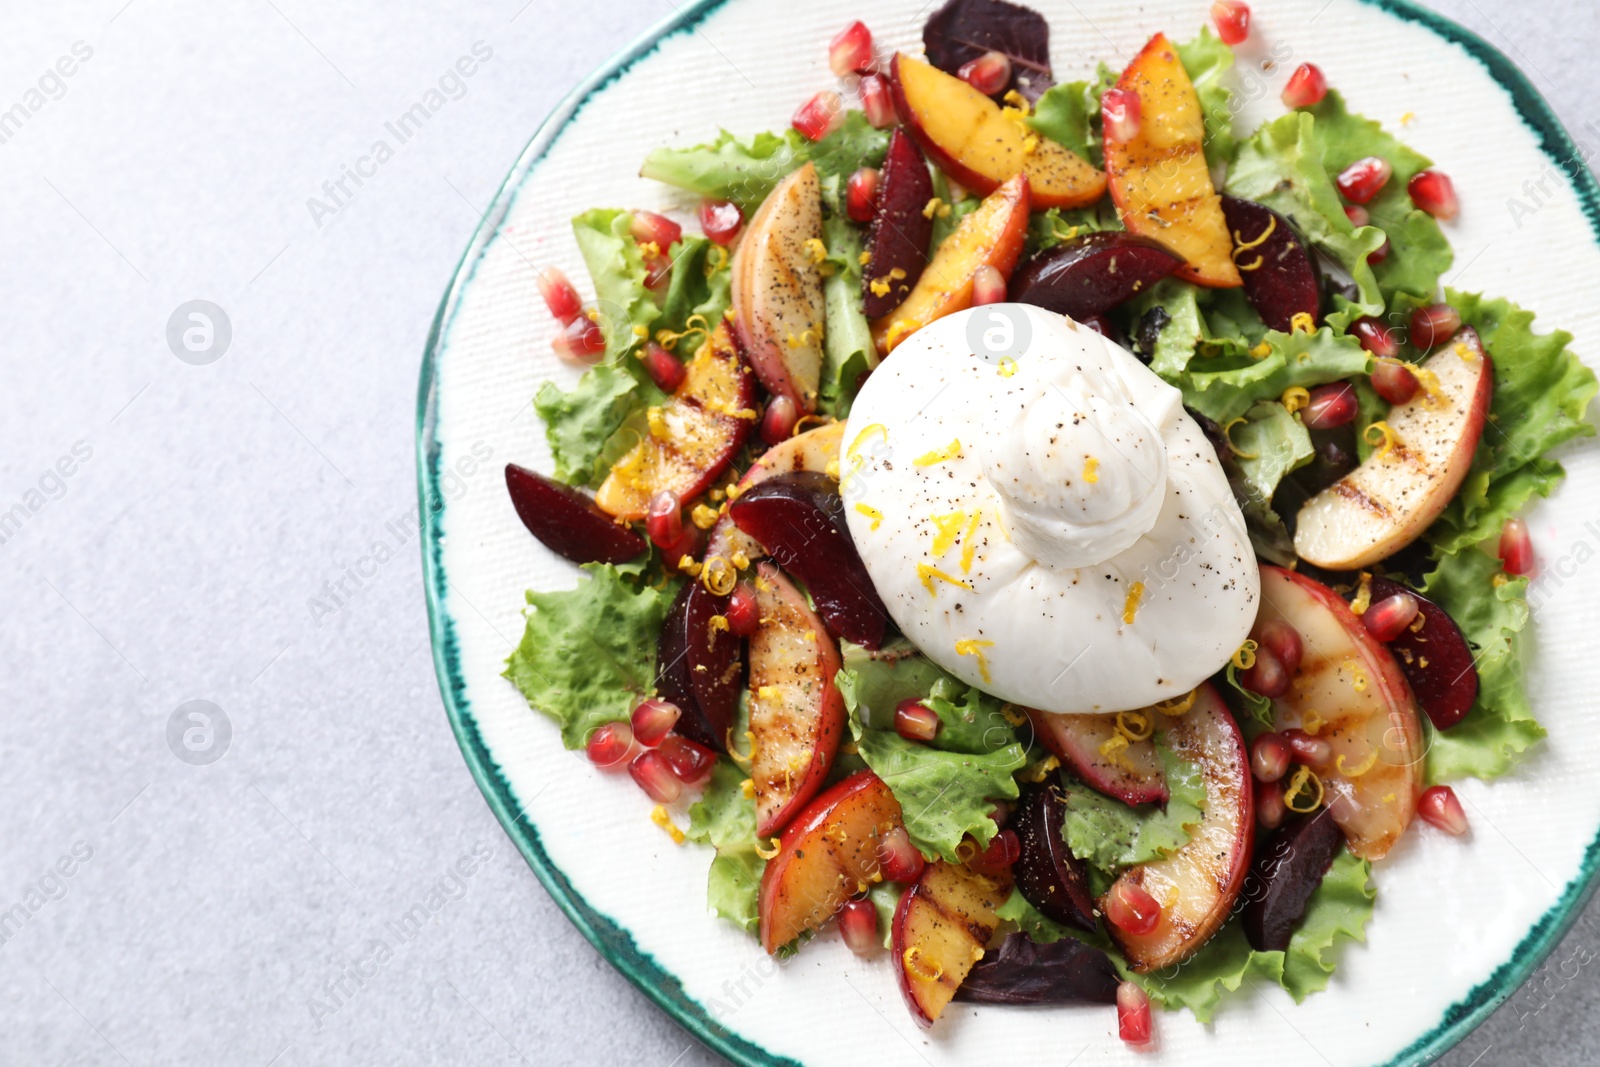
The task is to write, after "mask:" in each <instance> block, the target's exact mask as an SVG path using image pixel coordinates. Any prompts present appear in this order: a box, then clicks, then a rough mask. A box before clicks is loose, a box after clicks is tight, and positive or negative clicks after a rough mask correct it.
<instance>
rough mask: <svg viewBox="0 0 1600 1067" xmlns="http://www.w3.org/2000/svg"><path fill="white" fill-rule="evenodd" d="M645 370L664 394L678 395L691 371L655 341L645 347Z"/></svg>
mask: <svg viewBox="0 0 1600 1067" xmlns="http://www.w3.org/2000/svg"><path fill="white" fill-rule="evenodd" d="M644 369H645V373H646V374H648V375H650V380H651V381H653V382H655V383H656V387H657V388H659V389H660V390H661V391H662V392H663V393H676V392H677V391H678V387H679V386H680V385H682V384H683V380H684V379H685V378H687V377H688V376H689V369H688V368H687V367H685V366H684V365H683V363H682V362H681V361H680V360H679V359H678V357H677V356H675V355H673V354H672V353H671V352H668V351H667V350H666V349H665V348H662V347H661V346H660V345H658V344H656V343H655V342H654V341H651V342H650V343H649V344H647V345H645V346H644Z"/></svg>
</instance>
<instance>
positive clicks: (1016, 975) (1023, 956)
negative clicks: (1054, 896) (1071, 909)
mask: <svg viewBox="0 0 1600 1067" xmlns="http://www.w3.org/2000/svg"><path fill="white" fill-rule="evenodd" d="M1119 981H1120V976H1119V975H1118V974H1117V968H1116V967H1115V966H1114V965H1113V964H1112V962H1111V958H1110V957H1109V956H1107V955H1106V954H1105V953H1104V952H1101V951H1100V950H1099V949H1097V948H1090V947H1089V946H1088V945H1085V944H1084V943H1083V942H1082V941H1078V940H1075V939H1074V938H1070V937H1063V938H1062V939H1061V940H1060V941H1054V942H1051V943H1050V944H1048V945H1041V944H1039V943H1038V942H1036V941H1034V940H1033V939H1032V938H1030V937H1029V936H1028V935H1027V934H1024V933H1014V934H1012V935H1011V936H1009V937H1007V938H1006V939H1005V941H1003V942H1002V943H1001V945H1000V950H999V951H998V952H990V953H988V954H987V955H985V956H984V957H983V959H982V960H980V961H979V962H978V963H977V965H976V966H974V967H973V968H972V970H971V971H970V972H969V973H968V974H967V978H966V981H964V982H962V983H961V988H960V989H957V990H956V999H957V1000H970V1001H974V1002H976V1003H979V1004H1083V1003H1088V1004H1114V1003H1116V999H1117V985H1118V983H1119Z"/></svg>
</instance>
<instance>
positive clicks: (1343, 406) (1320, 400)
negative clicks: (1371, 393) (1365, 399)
mask: <svg viewBox="0 0 1600 1067" xmlns="http://www.w3.org/2000/svg"><path fill="white" fill-rule="evenodd" d="M1355 417H1356V391H1355V387H1354V386H1352V385H1351V384H1350V383H1349V382H1335V383H1333V384H1332V385H1319V386H1317V387H1316V388H1315V389H1313V390H1311V399H1310V400H1308V401H1307V402H1306V409H1305V411H1303V412H1301V414H1300V418H1301V420H1302V421H1304V422H1305V424H1306V428H1307V429H1309V430H1332V429H1335V428H1336V427H1339V426H1343V425H1345V424H1346V423H1348V422H1350V421H1351V420H1352V419H1354V418H1355Z"/></svg>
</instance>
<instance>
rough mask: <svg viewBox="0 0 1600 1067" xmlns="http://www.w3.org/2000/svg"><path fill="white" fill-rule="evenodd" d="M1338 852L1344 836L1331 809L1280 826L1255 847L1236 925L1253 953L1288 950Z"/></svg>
mask: <svg viewBox="0 0 1600 1067" xmlns="http://www.w3.org/2000/svg"><path fill="white" fill-rule="evenodd" d="M1342 848H1344V833H1343V831H1341V830H1340V829H1339V824H1338V823H1336V822H1334V821H1333V811H1332V809H1330V808H1323V809H1322V810H1320V811H1318V812H1316V813H1315V814H1313V815H1310V816H1308V817H1307V818H1304V819H1296V820H1295V821H1294V822H1292V823H1287V824H1285V825H1283V826H1281V827H1279V828H1278V829H1277V830H1275V831H1273V833H1272V836H1270V837H1268V838H1267V839H1266V840H1265V841H1263V842H1262V843H1261V844H1260V846H1258V847H1257V849H1256V858H1255V862H1254V863H1253V864H1252V865H1251V867H1250V875H1249V877H1248V878H1246V879H1245V883H1244V889H1243V890H1242V891H1241V892H1240V894H1239V899H1240V901H1241V902H1242V903H1243V905H1244V910H1243V913H1242V914H1241V915H1240V917H1239V921H1240V922H1241V923H1242V924H1243V925H1244V935H1245V937H1246V938H1247V939H1248V940H1249V942H1250V947H1251V948H1253V949H1255V950H1256V951H1257V952H1282V951H1283V950H1284V949H1286V948H1288V947H1289V938H1290V937H1291V936H1292V935H1293V934H1294V929H1295V927H1296V926H1299V925H1300V919H1301V917H1302V916H1303V915H1305V913H1306V902H1307V901H1309V900H1310V899H1311V894H1312V893H1314V892H1316V890H1317V886H1319V885H1321V884H1322V876H1323V875H1325V874H1327V873H1328V868H1329V867H1330V866H1331V865H1332V864H1333V859H1334V857H1335V856H1337V855H1338V854H1339V850H1340V849H1342Z"/></svg>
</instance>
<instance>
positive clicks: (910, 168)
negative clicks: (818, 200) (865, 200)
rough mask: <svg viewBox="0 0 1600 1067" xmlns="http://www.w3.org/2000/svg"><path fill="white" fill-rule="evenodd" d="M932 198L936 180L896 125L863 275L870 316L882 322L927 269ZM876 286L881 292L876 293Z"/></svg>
mask: <svg viewBox="0 0 1600 1067" xmlns="http://www.w3.org/2000/svg"><path fill="white" fill-rule="evenodd" d="M932 199H933V178H932V177H931V176H930V175H929V173H928V163H927V161H926V160H924V159H923V158H922V149H920V148H918V147H917V142H916V141H914V140H913V139H912V138H911V135H910V134H908V133H906V131H905V129H904V128H901V127H896V129H895V131H894V133H892V134H891V135H890V136H889V151H888V153H887V154H886V155H885V156H884V158H883V181H882V184H881V185H880V186H879V187H878V208H877V211H875V212H874V213H873V216H872V229H871V230H870V231H868V233H867V253H868V257H869V258H868V259H867V266H866V269H865V270H864V271H862V275H861V295H862V298H863V302H864V305H863V306H864V308H865V310H866V313H867V318H869V319H881V318H882V317H883V316H885V315H887V314H889V312H891V311H893V310H894V309H895V308H897V307H899V306H900V302H901V301H903V300H904V299H905V298H906V297H907V296H909V295H911V289H912V287H913V286H915V285H916V284H917V279H918V278H921V277H922V270H923V268H924V267H926V266H927V265H928V244H929V242H931V241H932V240H933V218H932V216H931V215H924V214H923V210H924V209H925V208H926V207H927V206H928V201H929V200H932ZM896 269H898V270H901V271H904V272H905V273H904V276H903V277H900V278H896V277H894V276H893V272H894V271H895V270H896ZM874 282H876V283H877V284H878V290H882V291H881V292H879V291H878V290H874V289H873V283H874ZM885 286H887V288H885Z"/></svg>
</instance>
